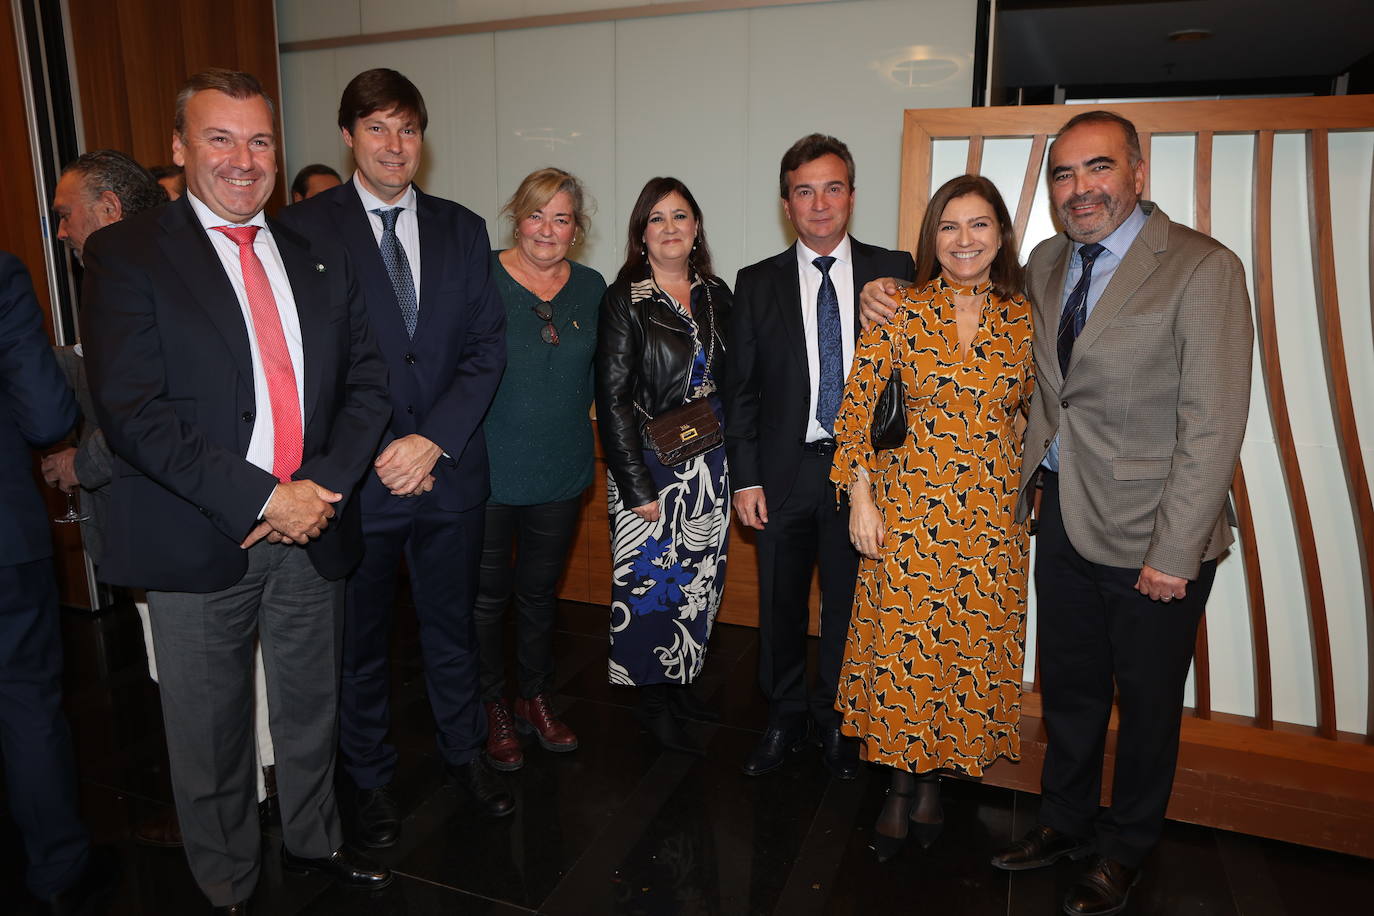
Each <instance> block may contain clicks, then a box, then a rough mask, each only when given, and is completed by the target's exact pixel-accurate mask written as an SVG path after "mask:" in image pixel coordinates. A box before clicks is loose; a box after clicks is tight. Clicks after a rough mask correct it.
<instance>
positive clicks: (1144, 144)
mask: <svg viewBox="0 0 1374 916" xmlns="http://www.w3.org/2000/svg"><path fill="white" fill-rule="evenodd" d="M1136 133H1138V134H1139V135H1140V156H1141V158H1142V159H1144V160H1145V161H1146V162H1149V161H1150V137H1151V136H1152V134H1151V133H1150V132H1149V131H1148V130H1138V131H1136ZM1152 174H1153V173H1152V172H1151V171H1150V170H1149V169H1146V170H1145V188H1144V190H1142V191H1141V192H1140V194H1141V196H1142V197H1144V198H1145V199H1146V200H1149V199H1150V176H1151V175H1152Z"/></svg>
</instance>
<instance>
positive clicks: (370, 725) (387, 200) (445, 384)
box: [282, 69, 514, 847]
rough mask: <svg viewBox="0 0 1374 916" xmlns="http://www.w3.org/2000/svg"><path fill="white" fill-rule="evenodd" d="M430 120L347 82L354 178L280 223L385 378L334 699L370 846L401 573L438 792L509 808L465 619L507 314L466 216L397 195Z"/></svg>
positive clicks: (384, 815) (415, 195)
mask: <svg viewBox="0 0 1374 916" xmlns="http://www.w3.org/2000/svg"><path fill="white" fill-rule="evenodd" d="M428 121H429V117H428V115H427V114H426V110H425V102H424V98H423V97H422V96H421V95H420V91H419V90H418V89H417V88H416V87H415V85H414V84H413V83H411V81H410V80H408V79H406V78H405V77H404V76H402V75H401V74H400V73H397V72H396V71H395V70H387V69H376V70H368V71H366V72H363V73H360V74H358V75H357V76H356V77H354V78H353V80H352V81H351V82H350V83H349V84H348V86H347V87H346V88H345V89H344V92H343V97H342V99H341V100H340V103H339V129H340V131H342V133H343V139H344V142H345V143H346V144H348V146H349V147H351V148H352V150H353V157H354V159H355V160H356V162H357V166H358V168H357V171H356V172H355V173H354V175H353V178H352V180H351V181H348V182H346V183H345V184H343V185H341V186H339V187H337V188H332V189H330V190H328V191H325V192H324V193H322V194H318V195H316V196H315V197H312V198H310V199H309V200H306V201H302V202H301V203H299V204H296V205H294V206H292V207H288V208H287V209H286V211H284V212H283V214H282V218H283V220H285V221H286V222H287V223H288V224H290V225H294V226H297V227H299V228H300V229H301V231H302V232H305V233H306V234H308V235H311V236H312V237H314V236H316V235H318V236H321V237H329V238H332V239H335V240H337V241H339V242H341V243H342V244H343V246H344V247H345V248H346V249H347V250H348V253H349V257H350V259H351V261H352V262H353V264H354V266H355V267H356V269H357V271H358V279H359V286H360V288H361V291H362V294H363V298H364V299H365V300H366V302H367V311H368V316H369V318H370V320H371V322H372V328H373V330H374V332H375V333H376V335H377V341H378V343H379V344H380V345H381V350H382V355H383V357H384V358H385V359H386V364H387V368H388V369H390V372H391V404H392V416H391V426H390V428H389V429H388V430H387V431H386V435H385V436H384V437H383V439H382V451H381V453H380V454H379V455H378V456H377V459H376V461H375V463H374V467H373V470H372V472H371V473H369V474H368V475H367V479H366V480H365V481H364V483H363V487H362V494H361V504H362V510H363V536H364V540H365V542H366V552H365V554H364V557H363V562H362V564H361V565H360V566H359V567H358V569H357V571H356V572H354V573H353V575H352V576H350V577H349V580H348V593H347V622H346V624H345V627H344V662H343V689H342V697H341V700H340V702H341V709H340V714H341V715H340V751H341V753H342V757H343V765H344V769H345V770H346V771H347V773H348V775H349V776H350V777H352V779H353V782H354V785H355V786H356V787H357V790H358V791H357V795H356V797H355V799H354V801H355V802H356V806H355V817H354V822H355V824H354V826H355V834H356V837H357V839H358V841H359V842H361V843H364V844H366V845H368V846H374V847H383V846H390V845H392V844H394V843H395V842H396V839H397V837H398V835H399V832H400V812H399V809H398V808H397V805H396V800H395V798H394V797H393V795H392V793H391V781H392V778H393V776H394V774H395V772H396V761H397V753H396V748H395V747H394V746H393V745H391V744H389V743H388V742H387V730H388V728H389V727H390V724H391V696H390V695H391V681H390V677H389V675H388V664H387V652H388V648H389V646H390V642H391V639H390V637H391V610H392V606H393V604H394V603H395V600H396V578H397V571H398V567H399V566H400V563H401V560H402V558H404V559H405V562H406V566H407V568H408V570H409V573H410V586H411V594H412V596H413V597H414V601H415V613H416V616H417V617H418V618H419V624H420V649H421V653H422V654H423V657H424V663H425V684H426V686H427V688H428V692H429V704H430V709H431V710H432V711H433V713H434V721H435V725H436V726H437V729H438V735H437V736H436V740H437V743H438V746H439V752H440V754H441V756H442V757H443V760H444V772H445V778H446V780H447V781H448V782H449V783H451V784H454V785H457V786H459V787H460V788H462V789H463V790H465V791H466V793H467V794H468V795H469V796H470V798H471V799H472V800H473V801H474V802H475V803H476V805H477V807H478V808H479V810H481V811H483V812H484V813H485V814H487V815H490V816H493V817H498V816H501V815H505V814H509V813H510V812H511V811H513V810H514V801H513V799H512V798H511V795H510V792H509V791H508V790H507V789H506V788H505V787H504V785H503V784H502V783H501V781H500V780H499V778H498V777H497V776H496V773H495V771H494V770H492V769H491V766H490V764H489V763H488V762H487V760H486V757H485V756H484V754H483V752H482V748H483V745H484V744H485V743H486V729H487V724H486V714H485V711H484V709H483V706H482V702H481V697H480V693H479V685H478V667H477V641H476V630H475V625H474V617H473V604H474V602H475V601H476V596H477V571H478V564H479V561H480V559H481V553H482V528H483V511H484V510H483V506H484V503H485V501H486V498H487V494H488V490H489V477H488V470H487V448H486V440H485V439H484V438H483V437H482V428H481V423H482V417H483V415H485V413H486V411H487V407H488V406H489V405H490V404H491V400H492V398H493V397H494V396H495V393H496V387H497V385H498V383H499V382H500V380H501V372H502V370H503V369H504V367H505V361H506V341H505V328H506V320H505V310H504V309H503V308H502V306H501V302H500V299H499V298H498V297H497V293H496V287H495V285H494V284H493V282H492V279H491V267H490V263H491V250H490V243H489V241H488V239H487V230H486V226H485V224H484V223H483V222H482V220H481V218H480V217H478V216H477V215H476V214H475V213H472V212H471V211H470V210H467V209H466V208H464V207H461V206H459V205H458V204H456V203H453V202H452V201H448V200H443V199H441V198H438V197H431V196H430V195H428V194H425V193H424V192H422V191H420V190H419V189H418V188H416V187H415V186H414V185H413V184H412V180H413V179H414V177H415V172H416V170H417V169H418V168H419V167H420V156H421V152H422V146H423V143H424V132H425V128H426V127H427V126H428Z"/></svg>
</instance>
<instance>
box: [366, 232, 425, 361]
mask: <svg viewBox="0 0 1374 916" xmlns="http://www.w3.org/2000/svg"><path fill="white" fill-rule="evenodd" d="M403 209H404V208H402V207H392V208H391V209H389V210H384V209H381V208H378V209H376V210H373V211H372V212H373V213H375V214H377V215H378V216H379V217H381V220H382V242H381V249H382V263H383V264H385V265H386V272H387V276H389V277H391V288H392V289H394V290H395V291H396V304H397V305H399V306H400V307H401V318H402V319H404V320H405V323H406V333H407V334H408V335H410V336H411V337H414V336H415V322H416V320H417V319H418V318H419V315H420V300H419V299H417V298H416V296H415V277H414V275H412V274H411V272H410V260H409V259H408V258H406V250H405V249H404V248H402V247H401V240H400V239H399V238H397V237H396V220H397V219H398V218H400V215H401V211H402V210H403Z"/></svg>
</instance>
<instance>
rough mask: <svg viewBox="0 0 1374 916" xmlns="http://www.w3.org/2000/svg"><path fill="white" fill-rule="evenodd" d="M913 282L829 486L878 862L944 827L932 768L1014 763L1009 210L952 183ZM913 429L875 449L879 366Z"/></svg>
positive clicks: (864, 382)
mask: <svg viewBox="0 0 1374 916" xmlns="http://www.w3.org/2000/svg"><path fill="white" fill-rule="evenodd" d="M916 265H917V266H916V277H917V284H916V286H914V287H912V288H911V289H908V290H907V291H906V292H905V294H904V296H903V300H902V302H901V308H899V310H898V312H897V315H896V317H895V318H894V319H893V320H892V322H891V323H889V324H886V325H880V326H875V327H874V328H872V329H871V330H869V331H867V332H866V333H865V334H864V336H863V337H862V338H861V340H860V341H859V345H858V350H857V352H856V353H855V354H854V368H853V371H852V372H851V373H850V376H849V381H848V384H847V387H846V390H845V400H844V404H843V406H842V408H841V410H840V416H839V419H838V420H837V422H836V429H835V440H836V443H837V448H836V451H835V467H834V470H833V472H832V479H833V480H834V481H835V483H836V484H837V485H838V486H840V487H843V488H846V489H847V490H848V491H849V494H850V501H851V515H850V535H851V537H852V539H853V540H854V544H855V547H857V548H858V550H859V553H860V554H862V559H861V562H860V567H859V582H858V586H857V589H856V593H855V597H854V613H853V618H852V622H851V624H850V629H849V638H848V640H847V642H846V645H845V659H844V667H843V669H842V670H841V673H840V685H839V692H838V697H837V699H836V704H835V705H836V708H838V709H839V711H840V713H841V716H842V718H843V723H842V726H841V728H842V730H843V732H844V733H845V734H846V735H851V736H856V737H858V738H859V739H860V741H861V749H862V755H863V757H864V759H866V760H868V761H870V762H873V763H878V764H882V765H884V766H887V767H890V768H891V777H892V785H891V787H890V788H889V790H888V796H887V800H886V803H885V804H884V806H883V810H882V813H881V814H880V815H879V818H878V823H877V826H876V828H875V836H874V840H875V843H874V845H875V849H876V851H877V853H878V857H879V859H880V860H883V861H885V860H886V859H888V858H890V857H891V856H892V855H894V854H895V853H896V851H897V850H898V848H899V847H900V845H901V843H902V841H903V840H904V839H905V837H906V835H907V833H908V831H909V830H910V831H912V832H915V833H916V835H917V839H918V840H919V841H920V842H921V843H922V845H923V846H929V845H930V843H931V842H933V841H934V839H935V837H936V836H937V835H938V834H939V831H940V827H941V825H942V824H943V823H944V814H943V810H942V807H941V804H940V786H939V777H938V771H939V770H950V771H956V772H959V773H965V774H968V775H970V776H978V775H981V774H982V772H983V769H984V767H986V766H988V765H989V764H991V763H992V762H993V761H994V760H996V759H997V758H998V757H1000V756H1005V757H1008V758H1011V759H1013V760H1015V759H1018V758H1019V756H1020V744H1019V740H1018V736H1017V725H1018V722H1019V719H1020V702H1021V669H1022V651H1023V642H1022V640H1023V638H1024V637H1023V630H1024V619H1025V608H1026V562H1027V555H1028V551H1029V544H1028V539H1027V538H1028V535H1027V530H1026V525H1025V524H1024V523H1018V522H1017V521H1016V520H1015V517H1014V507H1015V505H1016V495H1017V481H1018V480H1019V477H1020V471H1021V430H1022V428H1023V424H1024V420H1023V412H1024V409H1025V406H1026V403H1027V399H1028V398H1029V397H1030V393H1031V390H1032V387H1033V384H1034V381H1033V377H1032V369H1031V311H1030V306H1029V304H1028V303H1027V302H1026V300H1025V298H1024V297H1023V296H1022V272H1021V267H1020V265H1019V263H1018V261H1017V255H1016V240H1015V235H1014V233H1013V228H1012V225H1011V220H1010V218H1009V217H1008V214H1007V208H1006V205H1005V204H1004V203H1003V202H1002V198H1001V196H1000V195H999V194H998V193H997V189H996V187H994V186H993V184H992V183H991V182H990V181H988V180H987V179H985V178H981V177H976V176H971V175H964V176H961V177H959V178H956V179H953V180H952V181H950V182H948V183H946V184H945V185H944V186H942V187H941V188H940V189H939V190H938V191H936V192H935V195H934V197H932V198H931V202H930V207H929V208H928V209H927V211H926V215H925V219H924V221H923V222H922V225H921V237H920V243H919V248H918V251H917V258H916ZM894 367H895V368H897V369H899V370H900V372H901V377H902V380H903V382H904V383H905V385H906V403H905V413H906V418H907V425H908V427H909V433H908V436H907V438H906V441H905V442H904V443H903V444H902V445H900V446H898V447H897V448H895V449H891V450H888V451H881V452H877V451H874V449H873V446H872V445H871V443H870V439H869V431H870V428H871V425H872V420H873V409H874V406H875V405H876V403H877V401H878V397H879V395H881V393H882V390H883V388H884V387H885V386H886V384H887V379H888V375H889V373H890V372H891V370H892V369H893V368H894Z"/></svg>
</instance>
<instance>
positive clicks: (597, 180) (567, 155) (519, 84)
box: [496, 22, 618, 268]
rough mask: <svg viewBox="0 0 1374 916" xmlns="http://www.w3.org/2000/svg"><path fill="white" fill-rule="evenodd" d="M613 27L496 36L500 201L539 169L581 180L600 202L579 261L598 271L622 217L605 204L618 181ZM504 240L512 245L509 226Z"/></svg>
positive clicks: (606, 24)
mask: <svg viewBox="0 0 1374 916" xmlns="http://www.w3.org/2000/svg"><path fill="white" fill-rule="evenodd" d="M615 29H616V27H615V24H614V23H610V22H597V23H589V24H586V25H568V26H557V27H554V28H547V29H528V30H520V31H512V32H498V33H496V75H497V79H496V156H497V163H498V169H497V170H498V176H497V190H498V192H499V194H498V196H499V197H500V201H501V203H504V202H505V201H506V199H507V198H509V197H510V195H511V194H512V193H513V192H514V191H515V189H516V186H517V185H519V183H520V181H521V179H523V178H524V177H525V176H526V175H528V174H529V173H530V172H532V171H534V170H535V169H538V168H543V167H545V166H550V165H552V166H557V167H558V168H562V169H566V170H568V171H570V172H572V173H573V174H575V175H577V176H578V177H579V178H581V179H582V181H583V183H584V184H586V186H587V188H588V190H589V191H591V193H592V195H593V196H594V197H595V198H596V199H597V201H599V202H600V209H599V212H598V217H597V220H596V223H595V224H594V226H593V231H592V234H591V237H590V238H589V239H588V242H587V244H585V245H584V246H583V247H582V250H581V251H580V252H579V253H578V257H579V258H580V259H581V260H583V261H586V262H588V263H590V264H592V265H593V266H595V267H598V268H603V267H604V266H605V265H606V264H607V263H608V257H607V255H608V248H607V246H608V244H612V243H611V238H612V236H608V235H607V234H606V233H607V231H608V230H609V229H610V228H611V227H612V226H613V225H614V223H615V221H616V219H618V214H615V210H614V207H611V208H608V207H607V201H606V198H607V197H611V203H612V204H613V203H614V196H613V195H614V190H613V189H614V188H615V179H616V163H615V147H616V142H615V141H616V138H615V112H616V102H615V99H616V94H615V91H616V86H615ZM608 209H609V210H610V212H609V213H608ZM608 217H610V218H608ZM500 237H501V238H502V240H503V242H502V245H501V247H508V243H509V240H510V231H509V228H508V224H504V225H502V226H501V227H500ZM617 263H618V262H617Z"/></svg>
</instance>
